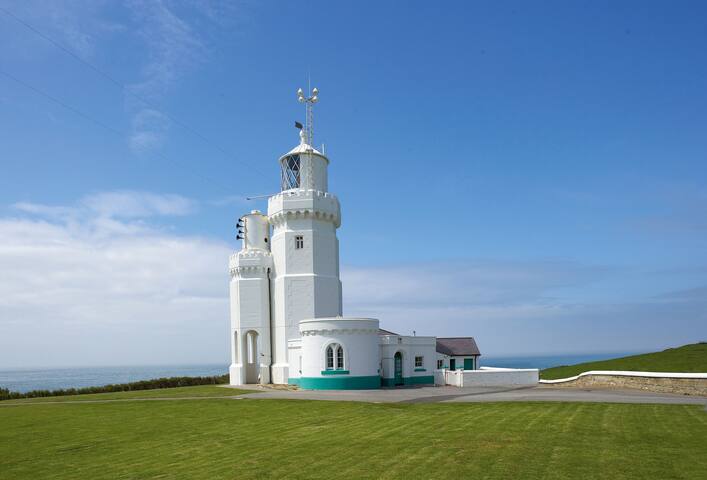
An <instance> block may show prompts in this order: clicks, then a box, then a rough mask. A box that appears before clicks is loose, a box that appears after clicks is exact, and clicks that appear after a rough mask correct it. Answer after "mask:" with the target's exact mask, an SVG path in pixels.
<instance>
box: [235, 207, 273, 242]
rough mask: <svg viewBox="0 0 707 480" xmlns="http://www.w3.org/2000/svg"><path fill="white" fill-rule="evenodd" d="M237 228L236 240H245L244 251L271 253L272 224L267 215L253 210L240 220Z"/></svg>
mask: <svg viewBox="0 0 707 480" xmlns="http://www.w3.org/2000/svg"><path fill="white" fill-rule="evenodd" d="M237 226H238V236H237V237H236V238H238V239H240V240H243V250H265V251H266V252H269V251H270V224H269V223H268V217H267V215H263V214H262V213H260V211H259V210H253V211H251V212H250V213H246V214H245V215H243V216H242V217H241V218H239V219H238V224H237Z"/></svg>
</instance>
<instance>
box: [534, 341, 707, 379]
mask: <svg viewBox="0 0 707 480" xmlns="http://www.w3.org/2000/svg"><path fill="white" fill-rule="evenodd" d="M589 370H634V371H639V372H696V373H701V372H707V343H694V344H692V345H685V346H682V347H678V348H669V349H667V350H663V351H662V352H655V353H646V354H643V355H632V356H630V357H622V358H614V359H611V360H602V361H599V362H587V363H578V364H577V365H570V366H564V367H553V368H548V369H545V370H543V371H542V372H540V378H544V379H546V380H554V379H557V378H567V377H572V376H574V375H579V374H580V373H582V372H588V371H589Z"/></svg>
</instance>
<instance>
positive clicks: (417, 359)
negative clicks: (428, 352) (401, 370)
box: [415, 357, 424, 368]
mask: <svg viewBox="0 0 707 480" xmlns="http://www.w3.org/2000/svg"><path fill="white" fill-rule="evenodd" d="M423 364H424V358H423V357H415V368H419V367H422V366H423Z"/></svg>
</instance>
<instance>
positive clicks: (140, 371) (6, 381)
mask: <svg viewBox="0 0 707 480" xmlns="http://www.w3.org/2000/svg"><path fill="white" fill-rule="evenodd" d="M634 353H635V352H630V353H595V354H573V355H528V356H493V355H489V356H484V355H482V356H481V358H480V362H479V363H480V365H481V366H484V367H504V368H539V369H544V368H550V367H557V366H560V365H572V364H575V363H583V362H591V361H596V360H605V359H609V358H617V357H623V356H626V355H632V354H634ZM226 373H228V363H225V362H224V363H222V364H219V363H211V364H202V365H196V364H192V365H129V366H97V367H56V368H53V367H52V368H36V367H28V368H12V369H0V388H7V389H9V390H10V391H14V392H22V393H24V392H29V391H31V390H58V389H62V388H82V387H97V386H101V385H108V384H114V383H128V382H137V381H140V380H150V379H153V378H162V377H205V376H214V375H224V374H226Z"/></svg>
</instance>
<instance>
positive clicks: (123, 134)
mask: <svg viewBox="0 0 707 480" xmlns="http://www.w3.org/2000/svg"><path fill="white" fill-rule="evenodd" d="M0 75H4V76H5V77H7V78H9V79H10V80H12V81H13V82H15V83H17V84H19V85H21V86H23V87H25V88H26V89H28V90H30V91H32V92H34V93H36V94H37V95H40V96H42V97H44V98H46V99H48V100H51V101H52V102H54V103H56V104H57V105H60V106H62V107H64V108H65V109H67V110H69V111H71V112H73V113H75V114H76V115H78V116H80V117H82V118H83V119H84V120H88V121H89V122H91V123H93V124H95V125H98V126H99V127H101V128H103V129H104V130H106V131H108V132H110V133H113V134H114V135H117V136H118V137H119V138H121V139H122V138H124V137H126V136H127V132H124V131H121V130H119V129H117V128H115V127H112V126H111V125H108V124H107V123H105V122H102V121H101V120H98V119H97V118H94V117H92V116H91V115H88V114H86V113H84V112H82V111H81V110H79V109H78V108H76V107H74V106H72V105H69V104H68V103H66V102H64V101H62V100H60V99H58V98H56V97H55V96H53V95H51V94H49V93H47V92H45V91H43V90H40V89H39V88H37V87H34V86H32V85H30V84H29V83H27V82H25V81H23V80H21V79H19V78H17V77H15V76H14V75H12V74H9V73H7V72H6V71H4V70H2V69H0ZM154 155H156V156H158V157H159V158H161V159H163V160H165V161H167V162H169V163H171V164H173V165H176V166H178V167H182V168H185V169H186V170H189V171H190V172H191V173H192V174H194V175H196V176H197V177H199V178H201V179H202V180H204V181H205V182H207V183H211V184H213V185H215V186H217V187H219V188H221V189H223V190H224V191H225V192H228V193H233V190H232V189H231V188H229V187H227V186H225V185H222V184H221V183H220V182H217V181H215V180H214V179H213V178H210V177H208V176H205V175H203V174H202V173H200V172H198V171H197V170H194V169H193V168H191V166H189V165H188V164H186V163H184V162H179V161H177V160H174V159H173V158H170V157H168V156H167V155H165V154H163V153H161V152H159V151H155V152H154Z"/></svg>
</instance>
